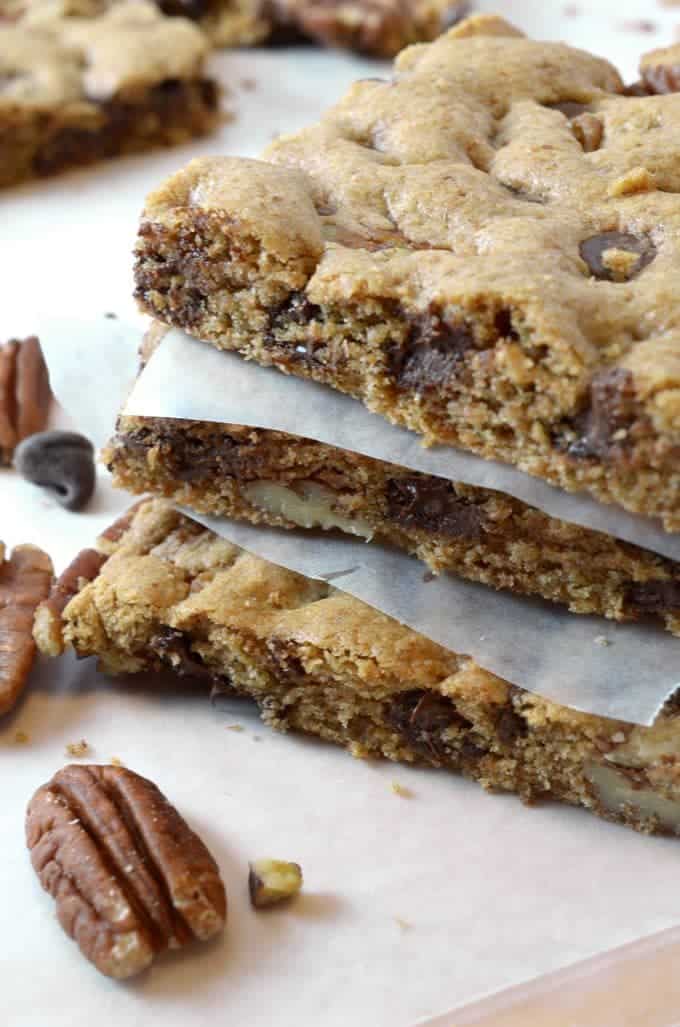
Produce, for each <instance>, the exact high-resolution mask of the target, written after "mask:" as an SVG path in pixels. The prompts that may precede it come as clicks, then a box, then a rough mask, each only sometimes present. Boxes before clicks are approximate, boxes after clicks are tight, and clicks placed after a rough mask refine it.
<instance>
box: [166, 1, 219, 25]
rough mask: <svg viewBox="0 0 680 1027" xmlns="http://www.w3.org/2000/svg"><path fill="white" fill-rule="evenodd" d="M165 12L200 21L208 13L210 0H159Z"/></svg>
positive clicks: (171, 15)
mask: <svg viewBox="0 0 680 1027" xmlns="http://www.w3.org/2000/svg"><path fill="white" fill-rule="evenodd" d="M157 3H158V6H159V7H160V9H161V11H162V12H163V14H167V15H169V16H170V17H173V16H175V17H182V18H190V19H191V20H192V21H198V20H199V19H200V18H202V17H203V16H204V15H206V14H207V13H208V10H209V8H210V0H157Z"/></svg>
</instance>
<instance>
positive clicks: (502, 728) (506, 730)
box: [496, 706, 529, 745]
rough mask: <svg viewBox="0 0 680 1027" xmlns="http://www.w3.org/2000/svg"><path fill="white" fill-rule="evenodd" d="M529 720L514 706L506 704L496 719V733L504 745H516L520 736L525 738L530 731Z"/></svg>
mask: <svg viewBox="0 0 680 1027" xmlns="http://www.w3.org/2000/svg"><path fill="white" fill-rule="evenodd" d="M528 730H529V729H528V727H527V722H526V720H525V719H524V717H520V715H519V713H515V710H514V709H513V707H512V706H505V707H504V709H503V710H502V712H501V715H500V716H499V718H498V720H497V721H496V735H497V737H498V740H499V741H500V742H501V744H502V745H514V744H515V742H516V741H517V739H518V738H524V737H525V736H526V734H527V731H528Z"/></svg>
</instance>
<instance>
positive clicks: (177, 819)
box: [26, 765, 227, 979]
mask: <svg viewBox="0 0 680 1027" xmlns="http://www.w3.org/2000/svg"><path fill="white" fill-rule="evenodd" d="M26 840H27V844H28V847H29V849H30V850H31V862H32V864H33V868H34V869H35V871H36V873H37V874H38V877H39V878H40V883H41V884H42V886H43V888H45V890H46V891H48V892H49V893H50V895H52V897H53V898H54V899H55V901H56V904H57V916H58V917H59V922H60V923H61V926H62V927H63V928H64V930H65V931H66V933H67V934H68V935H69V936H70V937H72V938H74V940H75V941H76V942H77V943H78V946H79V948H80V951H81V952H82V953H83V955H84V956H85V957H86V958H87V959H89V960H90V962H92V963H94V965H95V966H96V967H97V969H98V970H100V971H101V972H102V973H103V974H106V975H107V976H109V977H115V978H118V979H122V978H125V977H131V976H132V975H133V974H137V973H140V972H141V971H142V970H145V969H146V968H147V967H148V966H149V965H150V964H151V963H152V962H153V960H154V958H155V956H156V955H158V954H159V953H160V952H162V951H164V950H165V949H167V948H178V947H180V946H182V945H185V944H186V943H187V942H189V941H190V940H192V939H194V938H198V939H199V940H201V941H206V940H207V939H208V938H211V937H213V935H215V934H217V933H218V932H219V931H221V930H222V928H223V926H224V922H225V919H226V911H227V902H226V895H225V891H224V885H223V883H222V880H221V878H220V873H219V870H218V867H217V864H216V863H215V860H214V859H213V858H212V856H211V855H210V853H209V852H208V850H207V848H206V847H205V845H204V844H203V842H202V841H201V839H200V838H199V837H198V836H197V835H196V834H194V832H193V831H192V830H191V829H190V828H189V827H188V826H187V824H186V823H185V821H184V820H183V819H182V817H181V816H180V815H179V813H178V812H177V810H176V809H175V808H174V807H173V806H171V805H170V803H169V802H168V800H167V799H166V798H165V796H164V795H163V794H162V793H161V792H160V791H159V790H158V788H157V787H156V785H155V784H153V783H152V782H151V781H147V780H146V778H143V777H140V776H139V775H138V774H134V773H133V772H132V771H131V770H127V769H126V768H125V767H115V766H74V765H72V766H67V767H64V768H63V769H62V770H60V771H59V772H58V773H56V774H55V775H54V777H53V778H52V780H51V781H50V782H49V783H48V784H46V785H43V786H42V788H39V789H38V791H37V792H36V793H35V795H34V796H33V798H32V799H31V801H30V803H29V805H28V811H27V815H26Z"/></svg>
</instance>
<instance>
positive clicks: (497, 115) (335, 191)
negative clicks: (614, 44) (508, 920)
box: [136, 16, 680, 531]
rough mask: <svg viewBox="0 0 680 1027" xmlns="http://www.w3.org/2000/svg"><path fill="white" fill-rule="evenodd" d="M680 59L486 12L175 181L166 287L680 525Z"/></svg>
mask: <svg viewBox="0 0 680 1027" xmlns="http://www.w3.org/2000/svg"><path fill="white" fill-rule="evenodd" d="M673 61H676V62H677V66H680V49H678V48H675V49H673V50H672V51H669V52H662V53H661V54H659V53H658V52H657V54H656V55H655V56H654V58H653V60H652V63H651V64H650V63H649V61H643V64H642V76H643V81H644V83H645V84H646V88H648V89H649V90H651V93H649V94H645V95H632V96H631V95H626V92H625V90H624V84H623V82H622V81H621V78H620V77H619V75H618V73H617V72H616V70H615V69H614V68H613V67H612V66H611V65H610V64H609V63H607V61H605V60H603V59H601V58H599V57H594V56H591V55H589V54H588V53H585V52H583V51H580V50H575V49H573V48H571V47H569V46H566V45H564V44H561V43H545V42H533V41H531V40H529V39H526V38H524V37H523V36H522V35H520V34H519V33H518V32H517V31H516V30H515V29H513V28H511V27H510V26H509V25H506V24H505V23H504V22H501V21H500V20H499V19H497V18H492V17H482V16H479V17H477V18H472V19H467V20H466V21H464V22H462V23H461V24H460V25H458V26H457V27H455V28H453V29H451V30H450V31H449V32H448V33H447V34H446V35H445V36H442V37H441V38H440V39H438V40H437V41H436V42H434V43H431V44H423V45H421V46H415V47H411V48H409V49H407V50H405V51H404V52H403V53H402V54H401V55H400V56H399V58H398V59H397V61H396V64H395V69H394V70H395V73H394V75H393V76H392V78H390V79H385V80H375V79H371V80H364V81H360V82H357V83H356V84H355V85H354V86H353V87H352V88H351V89H350V91H349V93H348V94H347V95H346V97H345V98H344V99H343V100H342V101H341V102H340V103H338V104H337V106H335V107H333V108H332V109H331V110H330V111H329V112H328V113H327V114H326V115H325V116H324V118H323V119H322V120H321V121H320V123H319V124H317V125H316V126H313V127H311V128H308V129H306V130H304V131H302V132H298V133H297V134H294V135H291V136H287V137H284V138H282V139H280V140H279V141H277V142H276V143H274V144H273V146H271V147H270V148H269V150H268V151H267V153H266V154H265V157H266V159H265V160H263V161H252V160H239V159H229V158H214V157H213V158H206V159H201V160H196V161H193V162H192V163H191V164H189V165H188V166H187V167H186V168H185V169H183V170H182V171H180V172H179V173H177V174H175V175H174V176H173V177H172V178H170V179H169V180H168V181H167V182H166V183H165V184H164V185H162V186H161V187H160V189H158V190H157V191H156V192H154V193H152V194H151V196H149V198H148V201H147V204H146V209H145V211H144V214H143V218H142V223H141V227H140V232H139V240H138V244H137V266H136V283H137V293H136V294H137V297H138V300H139V302H140V304H141V307H142V309H144V310H146V311H148V312H150V313H152V314H153V315H154V316H156V317H157V318H159V319H160V320H161V321H164V322H165V323H166V324H172V325H176V326H179V327H182V328H185V329H186V330H187V331H188V332H189V333H190V334H192V335H195V336H197V337H198V338H201V339H204V340H206V341H208V342H210V343H212V344H213V345H215V346H217V347H219V348H223V349H229V350H235V351H238V352H239V353H241V354H242V355H243V356H245V357H247V358H249V359H254V360H257V361H259V362H260V363H262V364H267V365H274V366H276V367H278V368H279V369H281V370H282V371H284V372H286V373H290V374H295V375H299V376H301V377H307V378H312V379H315V380H316V381H319V382H324V383H327V384H328V385H330V386H332V387H334V388H336V389H340V390H342V391H343V392H346V393H349V394H351V395H353V396H355V397H358V398H359V399H361V400H362V401H363V402H364V403H365V404H366V406H367V407H369V408H370V409H371V410H373V411H376V412H378V413H380V414H382V415H383V416H385V417H386V418H388V419H390V420H391V421H393V422H394V423H397V424H400V425H405V426H406V427H408V428H411V429H413V430H414V431H416V432H418V433H420V434H421V435H422V436H423V437H424V439H425V440H426V441H427V442H429V443H445V444H450V445H453V446H458V447H461V448H463V449H467V450H471V451H473V452H475V453H478V454H480V455H482V456H484V457H488V458H493V459H499V460H503V461H506V462H509V463H512V464H515V465H516V466H518V467H519V468H521V469H522V470H523V471H526V472H528V473H530V474H533V475H536V476H539V477H542V478H544V479H547V480H548V481H550V482H552V483H555V484H557V485H559V486H561V487H563V488H565V489H568V490H583V491H587V492H589V493H591V494H592V495H593V496H594V497H596V498H597V499H599V500H601V501H603V502H607V503H617V504H619V505H620V506H622V507H624V508H625V509H627V510H629V511H632V512H635V513H641V514H646V515H649V516H653V517H658V518H661V519H662V520H663V524H664V526H665V528H666V529H667V530H668V531H678V530H680V284H679V279H678V274H677V268H678V265H679V262H680V170H679V169H680V159H679V155H680V143H677V141H676V140H677V138H678V126H680V95H679V94H673V93H668V94H667V93H666V92H665V89H667V88H670V87H671V86H673V82H674V81H675V78H674V76H673V75H672V74H671V73H670V72H669V71H668V68H669V67H675V66H676V65H674V64H673ZM661 67H665V68H666V71H665V72H664V73H663V74H662V73H661V72H660V71H659V70H658V69H660V68H661ZM660 90H664V92H660Z"/></svg>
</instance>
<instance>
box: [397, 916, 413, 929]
mask: <svg viewBox="0 0 680 1027" xmlns="http://www.w3.org/2000/svg"><path fill="white" fill-rule="evenodd" d="M394 922H395V924H396V925H397V926H398V927H399V928H400V930H402V931H410V929H411V927H412V926H413V925H412V924H410V923H409V922H408V920H404V919H403V917H400V916H395V918H394Z"/></svg>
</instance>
